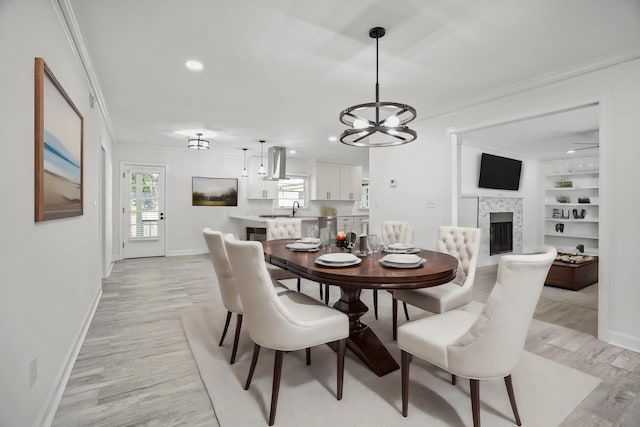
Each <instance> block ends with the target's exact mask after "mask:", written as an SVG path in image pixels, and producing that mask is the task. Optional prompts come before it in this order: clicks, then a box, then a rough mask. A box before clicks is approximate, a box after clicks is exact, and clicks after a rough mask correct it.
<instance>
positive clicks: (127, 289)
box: [53, 255, 640, 427]
mask: <svg viewBox="0 0 640 427" xmlns="http://www.w3.org/2000/svg"><path fill="white" fill-rule="evenodd" d="M495 273H496V269H495V268H494V267H488V268H482V269H479V270H478V275H477V279H476V285H475V286H476V288H475V292H474V299H476V300H479V301H484V300H485V299H486V297H487V296H488V294H489V292H490V290H491V287H492V286H493V283H494V281H495ZM303 291H306V292H307V293H309V295H313V296H316V295H317V285H315V284H312V283H308V284H305V287H304V288H303ZM558 291H561V290H558V289H554V290H549V289H547V288H545V290H544V292H543V296H542V297H541V300H540V304H539V305H538V309H537V310H536V315H535V317H536V319H540V320H534V321H533V322H532V325H531V328H530V330H529V335H528V338H527V342H526V345H525V349H526V350H528V351H530V352H532V353H535V354H538V355H540V356H543V357H546V358H548V359H550V360H554V361H556V362H559V363H562V364H565V365H567V366H570V367H573V368H575V369H578V370H580V371H583V372H586V373H588V374H590V375H593V376H596V377H598V378H600V379H601V380H602V383H601V384H600V385H599V386H598V387H597V388H596V389H595V390H594V391H593V392H592V393H591V394H590V395H589V396H588V397H587V398H586V399H585V400H584V401H583V402H582V403H581V404H580V405H579V406H578V408H576V410H575V411H574V412H573V413H572V414H571V415H570V416H569V417H568V418H567V419H566V420H565V421H564V422H563V424H562V425H563V426H581V427H582V426H634V427H637V426H639V425H640V354H638V353H635V352H632V351H628V350H624V349H622V348H619V347H615V346H611V345H608V344H606V343H604V342H601V341H598V340H597V339H596V338H595V337H594V336H593V334H594V333H595V330H594V329H593V328H594V327H595V324H596V323H597V317H594V316H597V313H596V312H595V309H594V308H590V307H592V306H593V297H594V295H593V292H595V291H594V290H593V289H587V290H585V291H584V292H582V293H581V295H582V296H577V297H576V295H578V294H575V295H569V298H567V296H566V295H568V294H566V293H565V292H564V291H562V292H558ZM567 292H569V291H567ZM365 293H366V294H364V295H363V297H362V299H363V301H365V302H369V301H371V295H370V292H368V291H365ZM590 293H591V295H590ZM331 296H332V301H333V300H335V299H336V298H337V297H338V292H337V290H336V289H335V288H332V295H331ZM218 298H219V293H218V291H217V289H216V285H215V280H214V274H213V268H212V267H211V263H210V261H209V258H208V256H205V255H201V256H186V257H170V258H148V259H134V260H125V261H121V262H118V263H116V264H115V266H114V268H113V271H112V274H111V276H110V277H109V279H107V280H105V281H104V283H103V297H102V300H101V301H100V304H99V305H98V308H97V311H96V315H95V317H94V319H93V322H92V323H91V326H90V328H89V331H88V333H87V337H86V340H85V342H84V344H83V346H82V349H81V351H80V354H79V356H78V359H77V361H76V364H75V366H74V368H73V371H72V373H71V377H70V379H69V382H68V384H67V387H66V389H65V392H64V396H63V398H62V401H61V403H60V406H59V408H58V411H57V413H56V416H55V419H54V422H53V425H55V426H123V425H150V426H171V425H188V426H217V425H219V424H218V421H217V419H216V415H215V411H214V409H213V408H212V406H211V403H210V401H209V398H208V396H207V393H206V391H205V389H204V386H203V384H202V382H201V380H200V377H199V374H198V369H197V367H196V365H195V362H194V360H193V357H192V356H191V352H190V350H189V346H188V343H187V341H186V338H185V335H184V331H183V329H182V325H181V322H180V317H179V316H180V313H181V311H182V310H185V309H193V308H197V307H199V306H202V307H204V306H206V305H207V304H208V303H210V302H212V301H214V300H215V299H218ZM380 299H381V307H380V308H381V310H389V308H388V307H389V306H390V303H389V302H388V301H386V300H387V299H390V298H389V296H388V294H386V293H381V295H380ZM586 310H591V311H586ZM368 315H369V313H367V316H368ZM399 318H400V319H403V317H402V316H399ZM383 319H385V320H386V319H388V316H384V317H383V316H381V321H382V320H383ZM594 319H595V320H594ZM223 321H224V320H223V319H220V322H221V323H222V322H223ZM549 321H555V322H558V323H561V324H564V325H566V326H569V327H573V326H574V325H577V326H576V327H577V328H583V329H581V331H584V332H581V331H579V330H574V329H569V328H566V327H563V326H558V325H553V324H550V323H547V322H549ZM367 322H368V323H370V324H371V321H370V320H369V319H367ZM232 327H233V325H232ZM585 332H586V333H585ZM212 339H214V340H218V339H219V337H212ZM229 341H230V338H229V337H227V342H226V343H225V345H226V346H228V345H230V344H229ZM230 386H237V385H235V384H234V385H230ZM398 392H399V390H398Z"/></svg>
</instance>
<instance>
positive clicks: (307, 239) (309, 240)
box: [296, 237, 320, 245]
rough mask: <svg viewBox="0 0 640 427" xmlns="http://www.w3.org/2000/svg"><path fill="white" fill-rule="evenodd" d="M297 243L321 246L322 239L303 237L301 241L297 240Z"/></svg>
mask: <svg viewBox="0 0 640 427" xmlns="http://www.w3.org/2000/svg"><path fill="white" fill-rule="evenodd" d="M296 243H313V244H316V245H319V244H320V239H318V238H316V237H303V238H302V239H300V240H296Z"/></svg>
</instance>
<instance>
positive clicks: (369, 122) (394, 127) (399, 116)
mask: <svg viewBox="0 0 640 427" xmlns="http://www.w3.org/2000/svg"><path fill="white" fill-rule="evenodd" d="M384 34H385V29H384V28H382V27H374V28H372V29H371V30H369V37H371V38H372V39H376V101H375V102H368V103H365V104H358V105H354V106H353V107H349V108H347V109H345V110H343V111H342V112H341V113H340V121H341V122H342V123H344V124H345V125H347V126H349V127H350V128H349V129H346V130H345V131H344V132H342V135H340V142H342V143H343V144H347V145H352V146H356V147H389V146H394V145H402V144H407V143H409V142H411V141H413V140H415V139H416V137H417V133H416V131H414V130H413V129H410V128H409V127H408V126H406V124H407V123H409V122H410V121H412V120H413V119H415V118H416V109H415V108H413V107H411V106H409V105H406V104H401V103H398V102H380V96H379V95H380V93H379V92H380V89H379V84H378V39H380V38H382V37H383V36H384Z"/></svg>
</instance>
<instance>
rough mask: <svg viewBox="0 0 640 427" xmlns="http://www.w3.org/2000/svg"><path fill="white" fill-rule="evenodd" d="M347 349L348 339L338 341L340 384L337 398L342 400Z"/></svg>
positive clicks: (337, 388)
mask: <svg viewBox="0 0 640 427" xmlns="http://www.w3.org/2000/svg"><path fill="white" fill-rule="evenodd" d="M346 349H347V339H346V338H345V339H342V340H339V341H338V375H337V376H338V384H337V385H336V398H337V399H338V400H342V389H343V386H344V353H345V351H346Z"/></svg>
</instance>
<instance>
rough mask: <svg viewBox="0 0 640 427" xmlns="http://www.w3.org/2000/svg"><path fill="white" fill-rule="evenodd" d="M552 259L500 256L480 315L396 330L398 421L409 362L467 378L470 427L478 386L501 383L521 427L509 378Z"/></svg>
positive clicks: (443, 317)
mask: <svg viewBox="0 0 640 427" xmlns="http://www.w3.org/2000/svg"><path fill="white" fill-rule="evenodd" d="M555 257H556V250H555V249H554V248H547V249H545V251H544V253H541V254H535V255H504V256H503V257H502V258H500V261H499V264H498V275H497V279H496V283H495V285H494V287H493V290H492V291H491V294H490V295H489V299H488V300H487V302H486V304H485V305H484V307H483V309H482V312H481V313H480V314H477V313H473V312H472V311H471V310H469V311H466V310H464V309H456V310H451V311H447V312H446V313H443V314H437V315H433V316H430V317H426V318H423V319H420V320H416V321H413V322H409V323H406V324H404V325H402V326H400V327H399V328H398V347H399V348H400V350H401V377H402V415H403V416H405V417H406V416H407V412H408V402H409V356H410V355H414V356H417V357H419V358H421V359H423V360H426V361H427V362H429V363H432V364H434V365H436V366H438V367H440V368H442V369H444V370H445V371H448V372H450V373H451V374H452V383H453V384H455V378H456V376H460V377H463V378H468V379H469V381H470V389H471V408H472V414H473V425H474V426H476V427H479V426H480V386H479V381H480V380H489V379H496V378H504V381H505V385H506V387H507V392H508V395H509V400H510V402H511V408H512V410H513V415H514V417H515V420H516V424H518V425H521V422H520V416H519V414H518V409H517V406H516V400H515V394H514V391H513V384H512V382H511V372H512V371H513V368H514V367H515V365H516V363H517V362H518V359H519V357H520V354H521V353H522V350H523V348H524V342H525V339H526V337H527V330H528V329H529V325H530V323H531V319H532V317H533V313H534V311H535V308H536V305H537V303H538V299H539V298H540V293H541V292H542V286H543V285H544V281H545V279H546V277H547V274H548V272H549V268H550V266H551V263H552V262H553V261H554V259H555Z"/></svg>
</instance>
